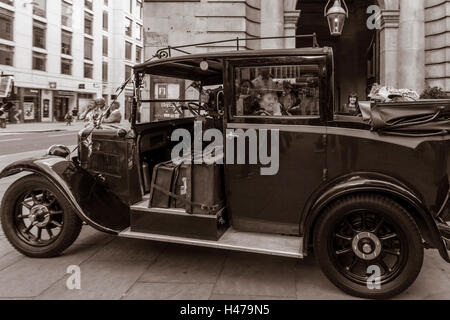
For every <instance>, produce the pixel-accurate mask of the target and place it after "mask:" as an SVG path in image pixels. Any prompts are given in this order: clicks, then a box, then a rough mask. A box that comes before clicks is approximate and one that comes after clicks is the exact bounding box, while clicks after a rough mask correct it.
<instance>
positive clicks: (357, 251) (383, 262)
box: [328, 209, 408, 285]
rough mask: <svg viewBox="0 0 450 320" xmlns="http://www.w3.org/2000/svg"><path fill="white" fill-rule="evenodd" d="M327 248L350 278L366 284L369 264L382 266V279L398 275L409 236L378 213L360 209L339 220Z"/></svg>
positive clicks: (338, 265) (382, 282)
mask: <svg viewBox="0 0 450 320" xmlns="http://www.w3.org/2000/svg"><path fill="white" fill-rule="evenodd" d="M329 240H330V243H329V245H328V248H329V250H330V253H329V254H330V256H331V257H333V260H332V261H333V264H334V265H335V266H336V268H338V269H339V270H340V272H341V273H342V274H344V275H345V276H346V277H347V278H348V279H350V280H351V281H354V282H357V283H360V284H362V285H365V284H367V281H368V279H369V276H370V275H369V274H367V270H368V268H369V266H378V267H379V268H380V273H381V274H380V282H381V284H385V283H387V282H389V281H390V280H392V279H395V278H396V276H397V275H398V272H400V270H402V269H403V268H404V266H405V264H406V262H407V257H408V252H407V251H408V246H407V237H406V236H405V235H404V234H403V233H402V232H401V230H400V229H399V228H398V227H397V226H396V225H395V224H394V223H393V222H389V221H388V220H387V219H386V218H384V217H383V216H380V215H378V214H376V213H373V212H370V211H367V210H363V209H359V210H354V211H353V212H350V213H349V214H347V215H346V216H344V218H343V219H342V221H341V222H340V223H337V225H336V228H335V230H334V232H333V237H330V239H329Z"/></svg>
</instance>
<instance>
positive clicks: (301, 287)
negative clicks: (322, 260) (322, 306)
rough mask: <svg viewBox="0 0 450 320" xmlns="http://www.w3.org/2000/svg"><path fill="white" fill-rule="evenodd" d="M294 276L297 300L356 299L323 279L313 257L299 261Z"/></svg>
mask: <svg viewBox="0 0 450 320" xmlns="http://www.w3.org/2000/svg"><path fill="white" fill-rule="evenodd" d="M295 274H296V276H295V286H296V293H297V299H299V300H347V299H356V298H354V297H352V296H349V295H347V294H345V293H343V292H342V291H341V290H339V289H338V288H336V287H335V286H334V285H333V284H332V283H331V282H330V281H329V280H328V279H327V278H326V277H325V275H324V274H323V273H322V271H321V270H320V267H319V265H318V264H317V262H316V261H315V258H314V256H308V257H306V258H305V259H304V260H299V261H298V263H297V266H296V270H295Z"/></svg>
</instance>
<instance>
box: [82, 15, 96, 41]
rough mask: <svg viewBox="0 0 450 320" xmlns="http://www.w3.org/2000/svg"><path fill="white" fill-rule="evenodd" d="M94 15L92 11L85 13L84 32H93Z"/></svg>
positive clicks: (89, 33)
mask: <svg viewBox="0 0 450 320" xmlns="http://www.w3.org/2000/svg"><path fill="white" fill-rule="evenodd" d="M93 24H94V16H93V15H92V14H90V13H87V12H85V13H84V33H86V34H88V35H91V36H92V33H93Z"/></svg>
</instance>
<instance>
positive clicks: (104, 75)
mask: <svg viewBox="0 0 450 320" xmlns="http://www.w3.org/2000/svg"><path fill="white" fill-rule="evenodd" d="M102 79H103V82H108V62H103V64H102Z"/></svg>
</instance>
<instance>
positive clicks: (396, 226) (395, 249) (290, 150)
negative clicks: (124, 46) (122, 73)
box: [0, 45, 450, 298]
mask: <svg viewBox="0 0 450 320" xmlns="http://www.w3.org/2000/svg"><path fill="white" fill-rule="evenodd" d="M169 50H170V48H169ZM172 50H173V48H172ZM165 52H167V51H165ZM165 52H164V51H160V52H159V53H158V56H159V58H160V59H158V60H152V61H149V62H145V63H143V64H139V65H137V66H135V67H134V76H133V78H132V84H133V86H134V92H135V95H134V97H133V107H132V110H131V116H130V121H129V122H130V126H129V127H124V126H113V125H108V126H107V125H105V124H102V123H101V121H97V123H95V124H94V125H92V126H89V127H87V128H86V129H84V130H83V131H81V132H80V134H79V141H78V144H79V145H78V148H77V151H78V154H77V155H75V156H73V157H71V155H70V154H71V153H72V152H71V151H70V150H68V148H65V147H62V146H54V147H52V148H50V149H49V152H48V154H47V155H46V156H44V157H42V158H39V159H27V160H23V161H19V162H16V163H13V164H11V165H10V166H8V167H7V168H5V169H4V170H3V171H2V172H1V173H0V178H4V177H8V176H11V175H15V174H18V173H22V172H29V173H30V175H26V176H24V177H22V178H20V179H19V180H17V181H16V182H14V183H13V184H12V185H11V187H10V188H9V189H8V191H7V192H6V194H5V196H4V197H3V200H2V204H1V223H2V227H3V230H4V233H5V235H6V237H7V238H8V240H9V241H10V242H11V244H12V245H13V246H14V247H15V248H16V249H17V250H18V251H20V252H21V253H23V254H24V255H27V256H29V257H36V258H43V257H53V256H55V255H59V254H61V253H62V252H63V251H64V250H65V249H67V248H68V247H69V246H70V245H71V244H72V243H73V242H74V241H75V239H76V238H77V236H78V235H79V232H80V230H81V227H82V224H83V223H85V224H88V225H90V226H92V227H94V228H95V229H97V230H99V231H102V232H107V233H111V234H114V235H118V236H120V237H129V238H137V239H147V240H153V241H164V242H172V243H178V244H187V245H195V246H206V247H213V248H219V249H226V250H238V251H246V252H253V253H259V254H269V255H278V256H285V257H291V258H303V257H305V256H307V255H308V254H311V253H312V252H313V250H314V255H315V257H316V258H317V260H318V263H319V265H320V267H321V268H322V270H323V272H324V273H325V275H326V276H327V277H328V278H329V279H330V280H331V281H332V282H333V283H334V284H335V285H336V286H337V287H339V288H340V289H342V290H343V291H345V292H347V293H349V294H351V295H355V296H359V297H366V298H389V297H392V296H395V295H397V294H399V293H400V292H402V291H404V290H405V289H406V288H408V287H409V286H410V285H411V284H412V283H413V282H414V280H415V279H416V277H417V276H418V274H419V272H420V270H421V267H422V262H423V256H424V248H436V249H437V250H438V251H439V253H440V255H441V256H442V258H443V259H445V260H446V261H447V262H449V261H450V258H449V255H448V252H447V248H449V247H448V246H449V244H450V242H449V239H450V231H449V230H450V228H449V227H448V225H447V224H446V222H445V220H446V219H447V217H448V213H449V196H450V193H449V192H450V189H449V176H448V174H449V165H450V162H449V159H450V158H449V152H450V149H449V148H450V134H449V129H450V126H449V116H450V101H447V100H436V101H420V100H419V101H416V102H396V103H373V102H372V103H371V102H368V103H364V102H361V103H360V105H361V110H360V112H358V113H357V114H348V113H345V112H342V108H341V106H339V103H338V102H337V101H335V90H334V88H335V84H334V77H333V65H334V64H333V63H334V62H333V51H332V49H331V48H326V47H325V48H320V47H317V46H316V45H314V46H313V47H310V48H301V49H283V50H260V51H233V52H220V53H207V54H193V55H180V56H177V57H171V56H170V54H165ZM199 123H200V124H202V126H203V129H204V130H206V129H216V131H214V132H216V133H217V132H218V131H217V130H220V131H219V132H221V134H222V137H223V141H224V143H223V145H224V150H223V154H222V156H223V157H222V159H227V161H224V162H225V163H224V164H221V163H220V162H216V163H213V164H205V163H197V164H195V163H193V164H189V163H188V162H186V163H185V164H176V163H174V161H173V157H172V151H173V149H174V148H176V146H177V145H178V143H179V140H178V141H174V139H173V137H174V132H175V131H176V130H180V129H185V130H184V131H182V132H189V133H191V134H193V135H194V136H195V128H194V127H195V126H196V124H197V125H198V124H199ZM269 131H274V132H276V133H277V134H278V138H279V145H278V148H279V158H278V164H277V166H278V168H275V169H278V170H275V172H269V173H268V174H262V172H263V169H267V168H268V165H269V164H268V163H267V162H263V161H260V162H257V161H256V162H255V161H253V162H252V161H250V160H251V159H249V158H251V156H249V155H251V152H252V151H253V152H255V151H256V152H257V154H261V150H260V149H261V148H263V145H262V144H261V143H260V142H261V141H262V140H264V139H263V138H261V137H262V136H263V135H262V134H265V133H267V132H269ZM252 132H253V133H256V134H255V136H257V137H259V139H258V140H256V141H257V143H256V144H252V143H249V142H248V141H250V142H251V139H252V138H254V137H255V136H253V135H252ZM242 136H244V140H243V141H246V143H245V148H244V149H245V151H246V152H247V153H246V156H245V157H243V159H241V160H246V161H241V163H244V164H238V163H239V161H235V162H234V164H233V161H231V162H230V161H228V160H230V159H232V158H234V160H236V159H235V157H234V155H235V154H234V153H235V151H236V153H237V149H236V150H234V149H233V150H231V149H230V147H229V146H230V145H229V144H228V143H227V141H230V140H237V139H240V138H242ZM273 137H274V136H272V138H270V139H269V140H271V139H273ZM193 140H195V137H193ZM266 142H267V141H266ZM272 142H273V141H272ZM198 143H201V147H203V146H205V141H201V142H198ZM187 145H188V148H192V146H193V145H195V142H194V141H192V145H191V144H190V143H188V144H187ZM189 145H190V146H189ZM272 146H273V145H272ZM266 149H267V148H266ZM217 150H219V149H214V152H213V156H215V157H220V153H219V152H217V153H216V152H215V151H217ZM267 151H268V150H265V152H266V153H267ZM270 151H271V152H272V154H274V152H276V150H273V147H272V150H270ZM230 153H233V156H231V157H229V158H228V157H227V156H228V155H229V154H230ZM192 154H193V157H194V158H195V157H196V156H195V152H194V151H193V152H192ZM267 154H268V153H267ZM189 159H192V157H191V156H189ZM249 161H250V162H249ZM149 245H152V244H151V243H149ZM377 270H378V271H377ZM377 272H378V273H377Z"/></svg>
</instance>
